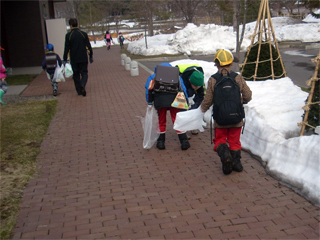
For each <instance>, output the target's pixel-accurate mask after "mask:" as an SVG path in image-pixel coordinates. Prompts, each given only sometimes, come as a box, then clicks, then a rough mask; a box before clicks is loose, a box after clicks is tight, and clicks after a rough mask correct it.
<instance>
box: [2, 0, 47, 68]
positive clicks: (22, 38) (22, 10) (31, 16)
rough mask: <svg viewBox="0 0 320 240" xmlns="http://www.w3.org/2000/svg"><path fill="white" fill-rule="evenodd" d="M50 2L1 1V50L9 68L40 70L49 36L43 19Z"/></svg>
mask: <svg viewBox="0 0 320 240" xmlns="http://www.w3.org/2000/svg"><path fill="white" fill-rule="evenodd" d="M49 13H50V11H49V4H48V1H3V0H1V46H2V47H3V48H4V49H5V51H2V57H3V60H4V64H5V66H6V67H10V68H16V67H19V68H20V67H34V66H40V65H41V63H42V60H43V57H44V47H45V45H46V32H45V22H44V17H50V16H49Z"/></svg>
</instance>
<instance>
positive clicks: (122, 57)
mask: <svg viewBox="0 0 320 240" xmlns="http://www.w3.org/2000/svg"><path fill="white" fill-rule="evenodd" d="M120 56H121V65H122V66H124V64H125V62H124V60H125V59H126V57H127V55H126V54H125V53H122V54H121V55H120Z"/></svg>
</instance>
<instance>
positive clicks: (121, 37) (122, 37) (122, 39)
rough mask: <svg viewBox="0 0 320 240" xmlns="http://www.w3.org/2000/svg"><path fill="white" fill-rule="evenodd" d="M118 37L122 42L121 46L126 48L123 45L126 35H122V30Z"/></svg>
mask: <svg viewBox="0 0 320 240" xmlns="http://www.w3.org/2000/svg"><path fill="white" fill-rule="evenodd" d="M118 39H119V43H120V48H121V49H123V48H124V46H123V42H124V36H123V35H122V33H121V32H119V37H118Z"/></svg>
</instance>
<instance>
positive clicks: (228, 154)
mask: <svg viewBox="0 0 320 240" xmlns="http://www.w3.org/2000/svg"><path fill="white" fill-rule="evenodd" d="M233 61H234V57H233V54H232V53H231V51H230V50H228V49H220V50H219V51H218V52H217V53H216V54H215V56H214V62H215V64H216V66H217V68H218V72H217V73H216V74H214V75H212V76H211V77H210V79H209V81H208V88H207V91H206V95H205V97H204V100H203V101H202V103H201V110H202V112H206V111H207V110H208V109H209V108H210V106H211V105H213V118H214V132H215V137H214V139H213V143H214V148H213V150H214V151H215V152H217V153H218V155H219V157H220V160H221V162H222V171H223V173H224V174H225V175H228V174H230V173H231V172H232V171H236V172H241V171H242V170H243V166H242V164H241V161H240V159H241V142H240V135H241V129H242V127H243V125H244V121H243V118H244V110H243V104H245V103H248V102H249V101H250V100H251V98H252V92H251V90H250V88H249V87H248V85H247V83H246V81H245V80H244V78H243V77H242V76H241V75H240V74H237V73H235V72H233V71H232V70H231V66H232V65H233Z"/></svg>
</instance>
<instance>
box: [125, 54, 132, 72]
mask: <svg viewBox="0 0 320 240" xmlns="http://www.w3.org/2000/svg"><path fill="white" fill-rule="evenodd" d="M130 63H131V58H130V57H126V59H125V66H124V67H125V69H126V70H128V71H129V70H130Z"/></svg>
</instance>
